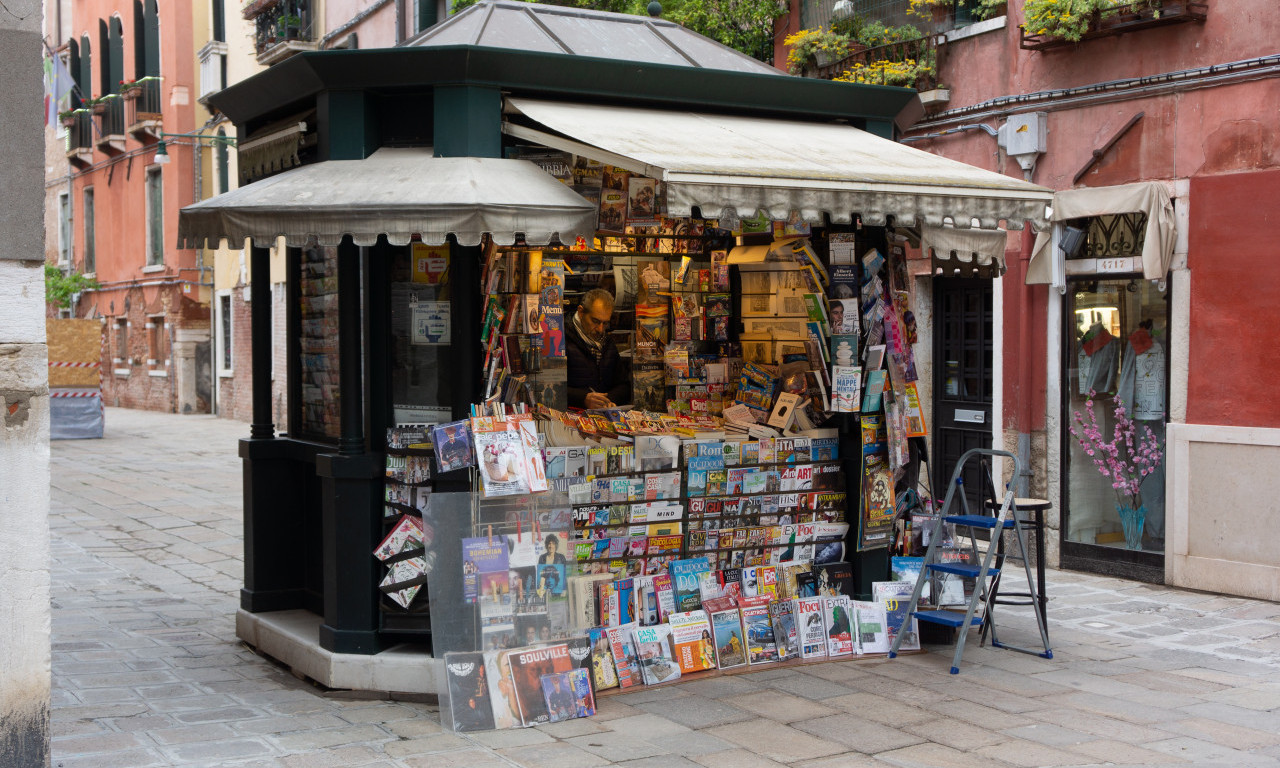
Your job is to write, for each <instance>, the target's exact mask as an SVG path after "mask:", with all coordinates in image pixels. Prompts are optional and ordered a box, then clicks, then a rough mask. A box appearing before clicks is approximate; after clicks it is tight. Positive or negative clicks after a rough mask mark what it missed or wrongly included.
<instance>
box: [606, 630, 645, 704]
mask: <svg viewBox="0 0 1280 768" xmlns="http://www.w3.org/2000/svg"><path fill="white" fill-rule="evenodd" d="M636 626H638V625H629V626H624V627H609V628H608V629H607V630H606V633H607V634H608V636H609V649H610V651H612V653H613V666H614V670H615V671H616V673H617V676H618V687H619V688H622V689H623V690H625V689H627V688H631V687H633V686H637V685H641V684H642V683H643V681H642V680H641V677H640V667H639V664H638V662H637V659H636V647H635V641H634V640H633V639H632V634H631V633H632V630H634V629H635V628H636Z"/></svg>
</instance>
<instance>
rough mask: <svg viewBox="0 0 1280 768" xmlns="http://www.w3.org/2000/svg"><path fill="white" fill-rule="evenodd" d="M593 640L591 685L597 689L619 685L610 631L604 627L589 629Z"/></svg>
mask: <svg viewBox="0 0 1280 768" xmlns="http://www.w3.org/2000/svg"><path fill="white" fill-rule="evenodd" d="M587 637H588V638H589V639H590V641H591V661H590V666H591V685H592V687H593V688H594V689H595V690H597V691H603V690H605V689H606V688H617V687H618V671H617V669H616V668H615V667H614V665H613V649H612V648H611V647H610V646H609V632H608V630H607V629H605V628H603V627H592V628H591V629H589V630H587Z"/></svg>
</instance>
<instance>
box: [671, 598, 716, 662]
mask: <svg viewBox="0 0 1280 768" xmlns="http://www.w3.org/2000/svg"><path fill="white" fill-rule="evenodd" d="M669 621H670V625H671V639H672V643H673V644H674V646H675V654H676V663H677V664H679V665H680V674H682V675H683V674H688V673H690V672H701V671H703V670H707V669H715V668H716V653H715V641H714V640H712V639H711V624H710V623H709V622H708V620H707V614H706V612H705V611H702V610H696V611H685V612H682V613H673V614H671V616H670V620H669Z"/></svg>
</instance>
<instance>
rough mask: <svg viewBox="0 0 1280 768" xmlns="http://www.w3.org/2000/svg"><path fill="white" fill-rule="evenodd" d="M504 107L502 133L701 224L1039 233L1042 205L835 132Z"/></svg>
mask: <svg viewBox="0 0 1280 768" xmlns="http://www.w3.org/2000/svg"><path fill="white" fill-rule="evenodd" d="M507 106H508V119H507V121H506V122H505V123H504V125H503V131H504V132H505V133H507V134H508V135H510V136H513V137H515V138H518V139H522V140H526V141H531V142H536V143H539V144H542V145H544V146H548V147H552V148H555V149H560V150H563V151H567V152H573V153H575V154H579V155H584V156H586V157H590V158H592V159H596V160H599V161H601V162H605V163H609V164H611V165H615V166H618V167H620V168H625V169H627V170H629V171H631V172H633V173H640V174H644V175H645V176H650V177H652V178H655V179H660V180H662V181H664V182H666V184H667V206H668V209H669V211H670V214H671V215H673V216H688V215H691V209H692V208H693V207H694V206H697V207H698V208H699V209H700V210H701V212H702V214H703V215H704V216H709V217H715V216H717V215H719V214H720V213H721V212H722V211H723V210H724V209H732V210H733V211H735V212H737V213H738V214H739V215H741V216H744V217H746V216H751V215H753V214H754V213H755V212H756V211H757V210H763V211H766V212H767V213H768V214H769V215H770V217H772V218H774V219H785V218H787V217H788V215H789V214H790V212H791V211H799V212H800V215H801V216H803V217H804V219H805V220H806V221H810V222H820V221H821V220H822V216H823V214H824V213H825V214H827V215H829V216H830V217H831V219H832V220H833V221H837V222H842V223H844V222H848V221H850V219H851V215H852V214H854V213H857V214H860V215H861V216H862V219H863V221H864V222H866V223H868V224H883V223H884V222H885V219H886V217H887V216H893V217H894V219H895V220H896V221H897V222H898V223H899V224H903V225H911V224H920V225H926V224H927V225H933V226H941V225H942V224H943V223H944V221H946V222H947V223H951V224H953V225H954V226H956V227H960V228H967V227H971V226H974V225H977V226H980V227H981V228H983V229H995V228H996V227H997V226H998V225H999V224H1000V223H1001V222H1003V223H1004V224H1005V226H1006V227H1007V228H1009V229H1022V227H1023V222H1024V221H1031V222H1032V223H1033V225H1034V227H1035V228H1036V229H1042V228H1044V227H1045V226H1047V224H1046V211H1045V207H1046V205H1047V204H1048V203H1049V201H1050V200H1051V199H1052V197H1053V192H1052V190H1049V189H1046V188H1044V187H1039V186H1036V185H1034V184H1030V183H1027V182H1025V181H1022V180H1019V179H1014V178H1010V177H1008V176H1003V175H1001V174H998V173H994V172H992V171H985V170H982V169H981V168H975V167H973V166H970V165H966V164H964V163H960V162H956V161H954V160H948V159H946V158H943V157H938V156H937V155H931V154H929V153H927V152H922V151H920V150H918V149H914V148H912V147H908V146H906V145H904V144H898V143H896V142H893V141H889V140H888V139H882V138H880V137H878V136H875V135H874V134H871V133H867V132H866V131H861V130H858V129H856V128H851V127H849V126H846V125H838V124H831V123H807V122H800V121H793V120H775V119H764V118H753V117H739V116H732V115H715V114H701V113H694V112H681V111H670V110H658V109H642V108H636V107H618V106H611V105H599V104H573V103H566V102H552V101H540V100H535V99H524V98H514V97H513V98H509V99H508V100H507ZM513 113H519V115H523V117H524V118H527V120H521V119H519V118H517V117H515V116H514V114H513ZM535 126H536V127H535Z"/></svg>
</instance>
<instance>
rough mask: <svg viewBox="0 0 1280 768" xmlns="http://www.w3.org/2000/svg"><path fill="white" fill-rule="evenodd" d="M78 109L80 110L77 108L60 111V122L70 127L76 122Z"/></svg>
mask: <svg viewBox="0 0 1280 768" xmlns="http://www.w3.org/2000/svg"><path fill="white" fill-rule="evenodd" d="M78 111H79V110H77V109H64V110H63V111H61V112H59V113H58V122H60V123H62V125H63V126H65V127H67V128H70V127H71V126H73V125H75V124H76V112H78Z"/></svg>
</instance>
